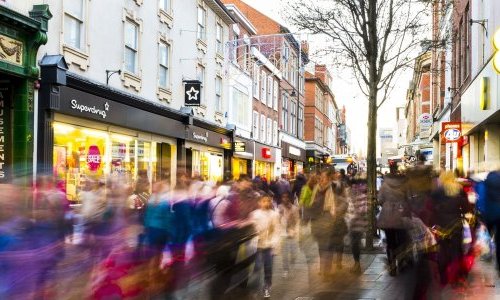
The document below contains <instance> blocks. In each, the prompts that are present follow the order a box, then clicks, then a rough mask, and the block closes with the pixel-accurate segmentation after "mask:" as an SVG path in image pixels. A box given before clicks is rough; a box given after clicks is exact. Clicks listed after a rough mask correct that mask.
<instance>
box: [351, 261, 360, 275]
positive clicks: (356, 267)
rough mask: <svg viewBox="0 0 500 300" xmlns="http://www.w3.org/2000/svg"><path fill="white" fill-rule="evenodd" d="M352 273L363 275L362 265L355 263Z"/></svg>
mask: <svg viewBox="0 0 500 300" xmlns="http://www.w3.org/2000/svg"><path fill="white" fill-rule="evenodd" d="M351 273H353V274H355V275H361V265H360V264H359V263H354V266H353V267H352V268H351Z"/></svg>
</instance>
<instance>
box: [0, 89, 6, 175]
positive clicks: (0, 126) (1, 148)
mask: <svg viewBox="0 0 500 300" xmlns="http://www.w3.org/2000/svg"><path fill="white" fill-rule="evenodd" d="M4 112H5V102H4V99H3V95H2V92H0V179H4V178H5V169H4V165H5V130H4V122H5V119H4Z"/></svg>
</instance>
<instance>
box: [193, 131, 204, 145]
mask: <svg viewBox="0 0 500 300" xmlns="http://www.w3.org/2000/svg"><path fill="white" fill-rule="evenodd" d="M193 139H195V140H199V141H204V142H205V143H206V142H208V132H206V133H205V135H200V134H197V133H196V132H193Z"/></svg>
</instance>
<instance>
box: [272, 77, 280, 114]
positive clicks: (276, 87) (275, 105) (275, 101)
mask: <svg viewBox="0 0 500 300" xmlns="http://www.w3.org/2000/svg"><path fill="white" fill-rule="evenodd" d="M273 88H274V89H273V109H274V110H276V111H278V93H279V85H278V81H277V80H274V84H273Z"/></svg>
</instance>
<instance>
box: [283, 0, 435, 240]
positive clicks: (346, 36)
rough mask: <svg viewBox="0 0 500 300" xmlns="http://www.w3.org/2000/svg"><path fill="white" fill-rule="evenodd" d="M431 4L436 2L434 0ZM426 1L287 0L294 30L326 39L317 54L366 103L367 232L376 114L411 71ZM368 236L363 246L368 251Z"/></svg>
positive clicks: (372, 194)
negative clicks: (346, 76)
mask: <svg viewBox="0 0 500 300" xmlns="http://www.w3.org/2000/svg"><path fill="white" fill-rule="evenodd" d="M434 1H435V0H434ZM424 2H429V0H424V1H422V0H317V1H310V0H292V1H291V2H289V3H288V10H287V14H288V16H287V17H288V18H289V20H290V21H291V22H292V23H293V24H294V25H295V26H296V27H298V29H299V30H302V31H307V32H312V33H313V34H319V35H324V36H326V37H327V41H326V43H327V44H326V45H325V46H324V47H323V49H322V50H321V52H323V54H328V55H329V56H331V58H332V59H333V60H334V62H335V64H336V65H337V66H340V67H344V68H349V69H351V70H352V72H353V74H354V78H355V79H356V82H357V84H358V86H359V88H360V90H361V91H362V93H363V94H364V95H366V97H367V98H368V106H369V109H368V111H369V113H368V149H367V179H368V201H369V214H370V225H371V226H370V228H371V230H373V229H374V224H373V222H374V219H375V218H374V203H375V199H376V168H377V165H376V130H377V111H378V109H379V108H380V106H381V105H382V104H383V103H384V102H385V101H386V100H387V99H388V96H389V94H390V92H391V90H392V89H393V87H394V85H395V84H396V82H395V81H396V80H397V75H398V74H399V73H400V71H402V70H403V69H405V68H407V67H410V66H411V65H412V62H413V60H414V58H415V56H416V50H417V49H419V46H420V42H421V40H422V35H423V34H425V33H426V28H427V25H429V21H430V19H429V16H428V14H429V13H430V10H428V9H427V7H426V5H425V3H424ZM372 233H373V232H370V234H368V236H367V247H369V248H371V247H373V234H372Z"/></svg>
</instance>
